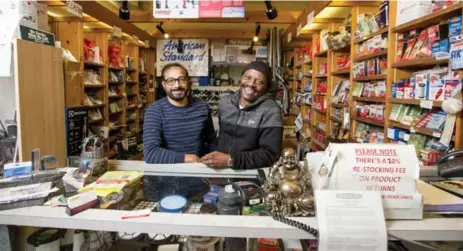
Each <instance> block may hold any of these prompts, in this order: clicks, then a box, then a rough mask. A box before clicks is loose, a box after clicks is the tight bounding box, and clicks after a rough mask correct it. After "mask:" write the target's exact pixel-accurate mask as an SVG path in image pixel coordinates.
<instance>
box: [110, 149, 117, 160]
mask: <svg viewBox="0 0 463 251" xmlns="http://www.w3.org/2000/svg"><path fill="white" fill-rule="evenodd" d="M118 155H119V154H118V153H117V152H115V151H109V153H108V158H110V159H112V158H115V157H117V156H118Z"/></svg>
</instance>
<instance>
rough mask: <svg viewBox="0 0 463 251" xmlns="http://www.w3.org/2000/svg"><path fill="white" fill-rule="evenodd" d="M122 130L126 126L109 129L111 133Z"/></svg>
mask: <svg viewBox="0 0 463 251" xmlns="http://www.w3.org/2000/svg"><path fill="white" fill-rule="evenodd" d="M122 128H124V126H115V127H109V132H114V131H117V130H120V129H122Z"/></svg>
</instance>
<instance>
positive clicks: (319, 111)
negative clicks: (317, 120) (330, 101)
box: [313, 108, 326, 114]
mask: <svg viewBox="0 0 463 251" xmlns="http://www.w3.org/2000/svg"><path fill="white" fill-rule="evenodd" d="M313 110H314V111H316V112H318V113H321V114H325V113H326V111H322V110H320V109H317V108H313Z"/></svg>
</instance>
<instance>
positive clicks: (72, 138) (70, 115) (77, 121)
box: [65, 107, 88, 157]
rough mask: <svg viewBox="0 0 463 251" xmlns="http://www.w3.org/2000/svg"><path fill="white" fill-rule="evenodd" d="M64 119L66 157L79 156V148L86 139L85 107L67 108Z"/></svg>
mask: <svg viewBox="0 0 463 251" xmlns="http://www.w3.org/2000/svg"><path fill="white" fill-rule="evenodd" d="M65 118H66V148H67V156H68V157H70V156H80V153H81V149H80V147H81V146H82V142H83V140H84V138H85V137H87V123H88V110H87V107H67V108H66V114H65Z"/></svg>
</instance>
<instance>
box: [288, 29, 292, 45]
mask: <svg viewBox="0 0 463 251" xmlns="http://www.w3.org/2000/svg"><path fill="white" fill-rule="evenodd" d="M292 38H293V33H291V32H290V33H289V34H288V43H289V42H291V39H292Z"/></svg>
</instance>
